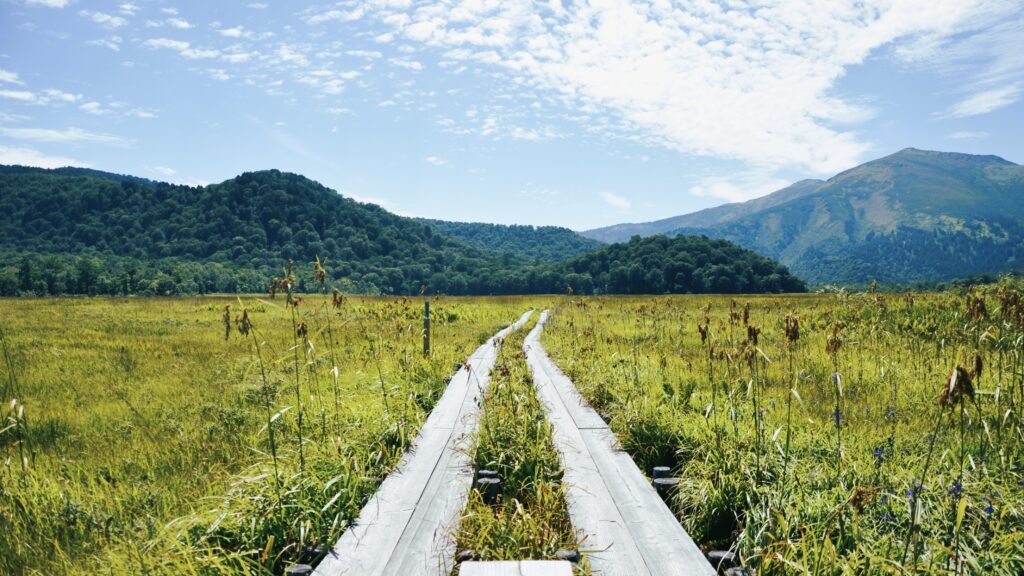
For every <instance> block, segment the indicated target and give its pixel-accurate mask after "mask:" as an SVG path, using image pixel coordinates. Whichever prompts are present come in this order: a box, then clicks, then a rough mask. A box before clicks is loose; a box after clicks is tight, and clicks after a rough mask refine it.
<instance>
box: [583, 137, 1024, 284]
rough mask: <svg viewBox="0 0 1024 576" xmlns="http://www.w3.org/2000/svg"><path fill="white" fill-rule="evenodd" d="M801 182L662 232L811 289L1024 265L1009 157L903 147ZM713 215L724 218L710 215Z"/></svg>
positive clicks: (1018, 199) (1020, 177)
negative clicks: (693, 238) (753, 262)
mask: <svg viewBox="0 0 1024 576" xmlns="http://www.w3.org/2000/svg"><path fill="white" fill-rule="evenodd" d="M806 182H808V181H801V183H806ZM801 183H797V184H794V185H793V186H790V187H787V188H784V189H782V190H779V191H776V192H773V193H772V194H769V195H768V196H766V197H762V198H759V199H756V200H755V201H749V202H746V203H740V204H727V205H724V207H717V208H711V209H708V210H704V211H699V212H695V213H692V214H690V215H683V216H682V217H676V221H678V219H679V218H683V219H684V220H683V221H684V222H685V224H684V225H683V226H676V227H671V228H667V229H659V230H657V232H658V233H663V234H667V235H675V234H705V235H707V236H709V237H711V238H722V239H726V240H730V241H732V242H736V243H738V244H739V245H741V246H743V247H745V248H748V249H751V250H754V251H756V252H758V253H760V254H763V255H766V256H769V257H771V258H774V259H777V260H779V261H780V262H782V263H784V264H786V265H788V266H789V267H790V268H791V269H792V270H794V271H795V272H796V273H797V274H799V275H800V276H801V277H803V278H805V279H807V280H809V281H811V282H812V283H866V282H869V281H871V280H873V279H877V280H879V281H885V282H890V283H910V282H915V281H942V280H949V279H952V278H956V277H962V276H968V275H973V274H979V273H998V272H1004V271H1010V270H1013V269H1015V268H1019V267H1020V266H1021V265H1022V264H1024V202H1022V200H1024V167H1022V166H1020V165H1018V164H1015V163H1013V162H1010V161H1008V160H1006V159H1004V158H1000V157H998V156H994V155H972V154H963V153H957V152H936V151H927V150H919V149H916V148H906V149H903V150H901V151H899V152H896V153H894V154H891V155H888V156H885V157H882V158H878V159H876V160H872V161H869V162H866V163H864V164H861V165H859V166H856V167H853V168H850V169H848V170H844V171H843V172H840V173H839V174H836V175H835V176H833V177H831V178H829V179H828V180H825V181H823V182H822V183H821V184H813V183H812V184H808V185H807V188H806V189H805V190H802V191H794V190H792V189H793V187H794V186H797V185H799V184H801ZM758 201H761V202H760V203H758ZM751 207H753V209H752V210H748V209H749V208H751ZM716 210H717V214H725V215H726V216H727V217H726V218H724V219H722V218H719V219H718V220H717V221H716V220H714V219H710V218H707V216H708V214H709V212H710V213H711V215H712V216H714V215H715V214H716V212H714V211H716ZM672 220H673V219H665V220H660V221H658V222H668V221H672ZM599 230H600V229H599ZM584 234H585V235H589V236H590V237H593V236H594V235H595V233H594V232H593V231H587V232H584ZM604 237H605V238H608V239H609V240H618V239H617V238H614V237H608V236H604Z"/></svg>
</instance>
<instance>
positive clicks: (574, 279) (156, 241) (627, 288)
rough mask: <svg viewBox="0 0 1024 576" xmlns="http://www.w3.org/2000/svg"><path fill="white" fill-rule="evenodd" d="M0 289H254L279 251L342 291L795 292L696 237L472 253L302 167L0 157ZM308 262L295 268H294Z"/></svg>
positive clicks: (307, 278)
mask: <svg viewBox="0 0 1024 576" xmlns="http://www.w3.org/2000/svg"><path fill="white" fill-rule="evenodd" d="M0 258H2V261H0V262H2V264H0V295H5V296H11V295H55V294H90V295H94V294H143V295H170V294H197V293H211V292H261V291H263V290H265V289H266V287H267V285H268V284H269V281H270V279H271V278H273V277H274V276H275V275H279V274H280V272H281V270H282V268H283V267H284V266H285V265H286V263H287V261H288V260H290V259H291V260H294V261H295V262H297V263H298V264H299V270H300V273H299V280H300V284H299V286H298V289H299V290H300V291H304V290H307V289H309V290H315V289H316V287H315V286H313V283H312V275H311V273H310V270H311V268H310V266H311V264H310V263H312V262H313V261H314V260H315V259H317V258H320V259H321V260H323V261H324V262H325V267H326V270H327V272H328V275H329V282H330V284H332V285H334V286H337V287H338V288H339V289H341V290H343V291H346V292H351V293H364V294H416V293H419V292H420V291H421V289H423V287H426V289H427V290H428V291H429V292H431V293H445V294H452V295H459V294H531V293H561V292H564V291H565V290H566V289H567V288H568V287H570V286H571V287H572V288H573V289H574V290H575V291H576V292H577V293H592V292H598V293H634V294H637V293H666V292H707V291H714V292H729V293H736V292H761V291H797V290H802V289H803V284H802V283H801V282H800V281H799V280H798V279H796V278H795V277H793V276H791V275H790V274H789V273H788V271H786V269H785V268H784V267H782V266H780V265H778V264H776V263H775V262H773V261H771V260H769V259H766V258H763V257H761V256H758V255H756V254H754V253H753V252H749V251H746V250H742V249H740V248H738V247H736V246H735V245H732V244H729V243H728V242H724V241H712V240H708V239H707V238H702V237H685V236H683V237H679V238H676V239H672V240H669V239H667V238H664V237H655V238H649V239H644V240H640V239H633V240H631V241H630V242H628V243H625V244H619V245H612V246H606V247H604V248H601V249H599V250H597V251H595V252H592V253H588V254H585V255H582V256H577V257H575V258H573V259H570V260H566V261H561V262H546V263H535V262H528V261H526V260H525V259H523V258H521V257H517V256H515V255H512V254H509V253H505V254H499V253H496V252H493V251H488V250H483V249H480V248H478V247H475V246H471V245H469V244H467V243H464V242H462V241H460V240H457V239H454V238H450V237H448V236H446V235H444V234H440V233H438V232H435V231H434V229H433V228H431V227H430V226H428V225H426V224H424V223H422V222H418V221H416V220H414V219H411V218H405V217H401V216H397V215H395V214H392V213H390V212H387V211H386V210H384V209H382V208H380V207H378V206H375V205H371V204H361V203H358V202H355V201H353V200H351V199H347V198H344V197H342V196H341V195H339V194H337V193H336V192H334V191H333V190H330V189H328V188H325V187H323V186H321V185H320V184H318V183H316V182H313V181H311V180H309V179H307V178H304V177H302V176H298V175H295V174H288V173H282V172H279V171H276V170H269V171H262V172H251V173H245V174H242V175H241V176H238V177H237V178H233V179H231V180H227V181H225V182H223V183H220V184H214V185H210V186H204V187H190V186H179V185H171V184H166V183H152V182H150V181H147V180H144V179H138V178H132V177H128V176H118V175H106V174H105V173H102V172H96V171H82V170H64V169H62V170H43V169H37V168H24V167H0ZM303 271H305V273H303Z"/></svg>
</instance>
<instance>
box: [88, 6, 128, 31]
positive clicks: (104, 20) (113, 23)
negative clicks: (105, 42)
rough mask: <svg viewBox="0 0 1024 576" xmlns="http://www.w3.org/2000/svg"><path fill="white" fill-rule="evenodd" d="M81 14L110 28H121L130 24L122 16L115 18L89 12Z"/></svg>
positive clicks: (101, 13)
mask: <svg viewBox="0 0 1024 576" xmlns="http://www.w3.org/2000/svg"><path fill="white" fill-rule="evenodd" d="M79 14H80V15H82V16H85V17H86V18H89V19H90V20H92V21H93V22H95V23H97V24H101V25H103V26H106V27H108V28H120V27H121V26H124V25H125V24H127V23H128V21H127V20H125V19H124V18H121V17H120V16H113V15H111V14H106V13H104V12H92V11H89V10H82V11H81V12H79Z"/></svg>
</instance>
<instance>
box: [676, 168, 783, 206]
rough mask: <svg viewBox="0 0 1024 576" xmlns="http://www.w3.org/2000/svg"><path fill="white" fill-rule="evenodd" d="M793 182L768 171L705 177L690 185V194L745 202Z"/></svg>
mask: <svg viewBox="0 0 1024 576" xmlns="http://www.w3.org/2000/svg"><path fill="white" fill-rule="evenodd" d="M789 184H791V182H789V181H787V180H783V179H781V178H775V177H773V176H772V175H771V174H769V173H766V172H758V171H755V172H746V173H738V174H733V175H731V176H727V177H719V176H716V177H712V178H704V179H702V180H701V181H700V183H699V184H696V185H694V186H691V187H690V194H693V195H694V196H698V197H701V198H718V199H720V200H726V201H728V202H745V201H747V200H752V199H754V198H759V197H761V196H764V195H766V194H771V193H772V192H775V191H776V190H780V189H782V188H785V187H786V186H788V185H789Z"/></svg>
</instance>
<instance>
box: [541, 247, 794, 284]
mask: <svg viewBox="0 0 1024 576" xmlns="http://www.w3.org/2000/svg"><path fill="white" fill-rule="evenodd" d="M553 268H554V270H555V271H556V275H557V276H559V277H560V278H562V279H563V281H564V282H565V283H566V284H567V285H569V286H572V287H573V290H574V291H576V292H578V293H583V294H589V293H591V292H599V293H604V294H665V293H676V294H687V293H695V294H696V293H721V294H737V293H754V292H804V291H806V290H807V286H806V285H805V284H804V283H803V281H801V280H800V279H799V278H797V277H795V276H793V275H792V274H790V272H789V270H788V269H787V268H786V267H785V266H783V265H782V264H779V263H778V262H775V261H773V260H770V259H768V258H765V257H764V256H760V255H758V254H756V253H754V252H751V251H750V250H745V249H743V248H740V247H739V246H737V245H735V244H732V243H731V242H728V241H726V240H711V239H709V238H707V237H706V236H675V237H672V238H669V237H665V236H651V237H647V238H641V237H639V236H634V237H633V238H632V239H631V240H630V241H629V242H623V243H619V244H610V245H608V246H606V247H604V248H602V249H600V250H597V251H595V252H591V253H589V254H584V255H583V256H578V257H576V258H573V259H571V260H568V261H566V262H559V263H556V264H555V265H553Z"/></svg>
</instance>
